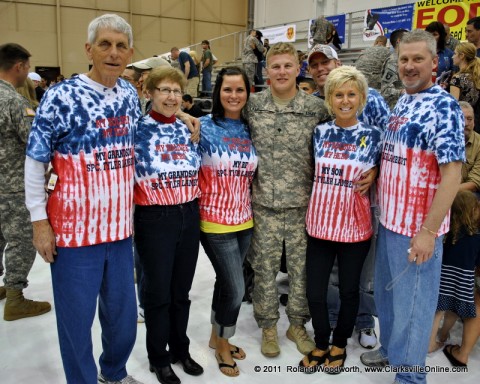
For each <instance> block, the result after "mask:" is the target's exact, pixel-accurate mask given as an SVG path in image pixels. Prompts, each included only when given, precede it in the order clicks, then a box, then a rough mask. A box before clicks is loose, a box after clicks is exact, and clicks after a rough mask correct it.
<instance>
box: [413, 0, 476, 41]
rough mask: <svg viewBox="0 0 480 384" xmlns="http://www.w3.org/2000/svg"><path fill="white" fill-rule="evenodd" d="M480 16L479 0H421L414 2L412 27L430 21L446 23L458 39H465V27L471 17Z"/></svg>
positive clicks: (421, 25)
mask: <svg viewBox="0 0 480 384" xmlns="http://www.w3.org/2000/svg"><path fill="white" fill-rule="evenodd" d="M476 16H480V0H423V1H422V0H421V1H418V2H417V3H416V4H415V8H414V15H413V26H412V29H416V28H421V29H425V27H426V26H427V25H428V24H430V23H431V22H432V21H439V22H441V23H442V24H448V25H449V26H450V31H451V33H452V35H453V37H455V38H456V39H458V40H465V39H466V37H465V27H466V26H467V21H468V20H469V19H471V18H472V17H476Z"/></svg>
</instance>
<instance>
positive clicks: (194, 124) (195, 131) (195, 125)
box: [176, 111, 200, 143]
mask: <svg viewBox="0 0 480 384" xmlns="http://www.w3.org/2000/svg"><path fill="white" fill-rule="evenodd" d="M176 115H177V117H178V118H179V119H180V120H182V121H183V122H184V123H185V124H186V126H187V128H188V130H189V131H190V132H191V134H192V137H191V140H192V142H194V143H198V142H199V141H200V120H199V119H197V118H196V117H193V116H190V115H189V114H188V113H185V112H182V111H178V112H177V114H176Z"/></svg>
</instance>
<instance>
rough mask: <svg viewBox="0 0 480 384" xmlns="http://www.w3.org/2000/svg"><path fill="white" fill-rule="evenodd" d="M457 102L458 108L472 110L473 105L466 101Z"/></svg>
mask: <svg viewBox="0 0 480 384" xmlns="http://www.w3.org/2000/svg"><path fill="white" fill-rule="evenodd" d="M458 104H459V105H460V108H465V109H469V110H470V111H472V112H473V107H472V105H471V104H470V103H469V102H467V101H459V102H458Z"/></svg>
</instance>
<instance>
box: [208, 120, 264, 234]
mask: <svg viewBox="0 0 480 384" xmlns="http://www.w3.org/2000/svg"><path fill="white" fill-rule="evenodd" d="M200 121H201V129H202V130H201V139H200V150H201V153H202V166H201V172H200V189H201V191H202V196H201V198H200V218H201V220H202V221H207V222H210V223H217V224H222V225H239V224H243V223H245V222H246V221H248V220H251V219H252V198H251V184H252V181H253V176H254V175H255V170H256V168H257V163H258V160H257V153H256V151H255V148H254V146H253V144H252V140H251V139H250V133H249V131H248V129H247V127H246V125H245V124H244V123H243V122H241V121H240V120H232V119H226V118H225V119H220V120H219V124H220V125H217V124H215V123H214V121H213V120H212V117H211V116H210V115H209V116H204V117H202V118H201V119H200Z"/></svg>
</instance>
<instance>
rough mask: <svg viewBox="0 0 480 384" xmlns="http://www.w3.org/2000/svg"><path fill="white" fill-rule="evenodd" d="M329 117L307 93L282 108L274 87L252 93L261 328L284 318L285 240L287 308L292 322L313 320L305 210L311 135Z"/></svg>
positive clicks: (256, 298)
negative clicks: (280, 278) (280, 284)
mask: <svg viewBox="0 0 480 384" xmlns="http://www.w3.org/2000/svg"><path fill="white" fill-rule="evenodd" d="M326 117H327V111H326V108H325V107H324V105H323V101H322V100H320V99H318V98H316V97H313V96H311V95H307V94H306V93H304V92H298V93H297V95H296V97H295V98H294V99H293V100H292V101H291V102H290V104H289V105H287V106H286V107H285V108H282V109H279V108H278V107H277V106H276V105H275V103H274V101H273V97H272V93H271V91H270V89H267V90H265V91H263V92H260V93H257V94H255V95H253V96H252V97H251V98H250V101H249V103H248V123H249V126H250V129H251V134H252V140H253V143H254V145H255V148H256V149H257V155H258V168H257V175H256V177H255V179H254V182H253V214H254V220H255V227H254V232H253V238H252V247H251V252H250V255H249V259H250V262H251V264H252V268H253V270H254V272H255V285H254V292H253V308H254V316H255V319H256V320H257V323H258V325H259V327H261V328H270V327H273V326H274V325H275V324H276V323H277V320H278V318H279V312H278V292H277V286H276V281H275V278H276V276H277V273H278V271H279V270H280V259H281V255H282V245H283V241H284V240H285V248H286V255H287V269H288V275H289V283H290V294H289V298H288V305H287V309H286V313H287V315H288V318H289V321H290V323H291V324H292V325H303V324H304V323H305V322H306V321H307V320H308V319H309V312H308V305H307V299H306V296H305V285H306V281H305V279H306V272H305V252H306V230H305V214H306V210H307V205H308V201H309V198H310V193H311V188H312V181H313V152H312V134H313V130H314V128H315V126H316V125H317V123H318V122H319V121H320V120H323V119H325V118H326Z"/></svg>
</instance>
